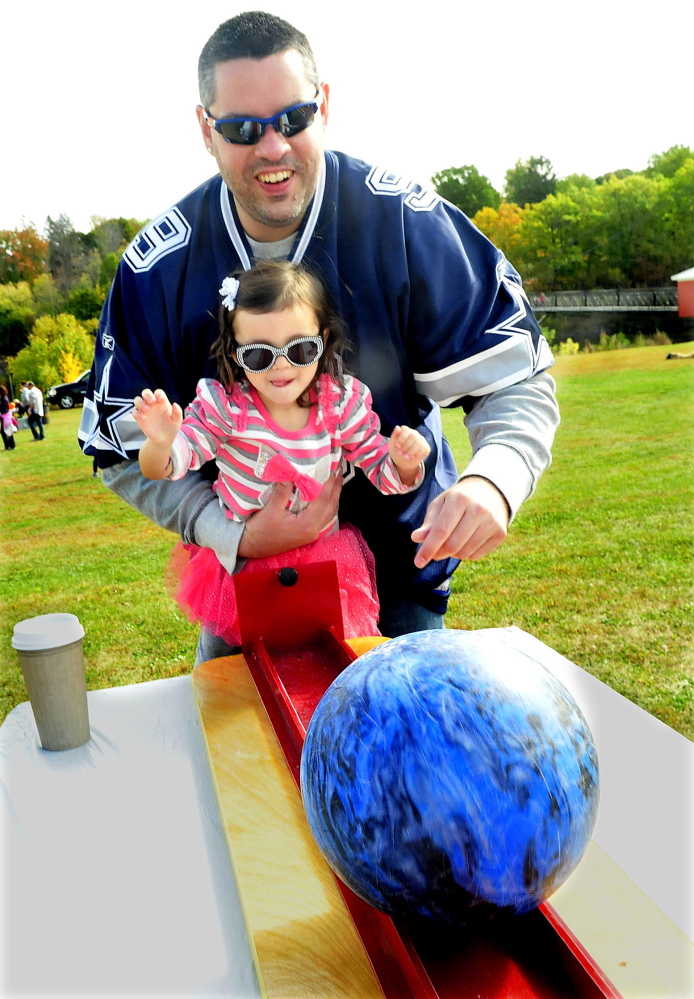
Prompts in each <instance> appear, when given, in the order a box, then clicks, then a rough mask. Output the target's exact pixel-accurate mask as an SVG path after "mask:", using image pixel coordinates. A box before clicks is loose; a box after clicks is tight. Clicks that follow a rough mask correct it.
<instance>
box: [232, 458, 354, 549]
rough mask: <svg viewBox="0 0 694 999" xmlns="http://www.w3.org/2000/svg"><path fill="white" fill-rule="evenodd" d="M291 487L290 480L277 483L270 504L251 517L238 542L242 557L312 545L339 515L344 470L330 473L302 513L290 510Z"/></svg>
mask: <svg viewBox="0 0 694 999" xmlns="http://www.w3.org/2000/svg"><path fill="white" fill-rule="evenodd" d="M292 488H293V486H292V484H291V482H278V483H277V485H276V486H275V487H274V489H273V491H272V496H271V497H270V499H269V501H268V503H267V505H266V506H265V507H264V508H263V509H262V510H258V512H257V513H254V514H253V515H252V516H250V517H249V518H248V520H247V521H246V527H245V530H244V532H243V534H242V535H241V542H240V544H239V556H240V557H241V558H265V557H267V556H268V555H279V554H280V553H281V552H287V551H290V550H291V549H292V548H299V547H300V546H301V545H307V544H310V542H311V541H315V540H316V538H317V537H318V535H319V534H320V532H321V531H322V530H323V528H324V527H327V525H328V524H329V523H330V521H331V520H332V519H333V518H334V517H335V516H336V515H337V505H338V503H339V502H340V492H341V490H342V473H341V472H334V473H333V474H332V475H331V476H330V478H329V479H328V481H327V482H326V483H325V485H324V486H323V488H322V490H321V491H320V493H319V495H318V497H317V498H316V499H315V500H313V502H312V503H309V504H308V506H307V507H306V508H305V509H304V510H302V511H301V513H292V512H291V511H290V510H287V503H288V502H289V498H290V496H291V494H292Z"/></svg>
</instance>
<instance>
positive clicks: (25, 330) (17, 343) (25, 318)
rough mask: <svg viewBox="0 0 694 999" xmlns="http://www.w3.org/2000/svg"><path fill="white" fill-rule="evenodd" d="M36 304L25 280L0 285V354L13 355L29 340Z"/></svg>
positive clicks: (2, 355) (4, 355)
mask: <svg viewBox="0 0 694 999" xmlns="http://www.w3.org/2000/svg"><path fill="white" fill-rule="evenodd" d="M35 319H36V306H35V303H34V299H33V297H32V294H31V287H30V285H29V283H28V282H27V281H20V282H19V283H17V284H4V285H0V356H1V357H14V355H15V354H17V353H18V352H19V351H20V350H21V349H22V347H24V346H25V344H26V343H27V342H28V340H29V334H30V332H31V327H32V325H33V323H34V320H35Z"/></svg>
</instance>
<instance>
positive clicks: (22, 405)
mask: <svg viewBox="0 0 694 999" xmlns="http://www.w3.org/2000/svg"><path fill="white" fill-rule="evenodd" d="M17 408H18V410H19V412H18V414H17V415H18V416H26V414H27V413H28V412H29V387H28V385H27V383H26V382H20V383H19V406H18V407H17Z"/></svg>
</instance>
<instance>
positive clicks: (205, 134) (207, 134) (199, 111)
mask: <svg viewBox="0 0 694 999" xmlns="http://www.w3.org/2000/svg"><path fill="white" fill-rule="evenodd" d="M195 113H196V115H197V116H198V124H199V125H200V131H201V132H202V140H203V142H204V143H205V148H206V149H207V152H208V153H211V154H212V155H213V156H214V148H213V146H212V141H213V140H212V129H211V128H210V126H209V125H208V124H207V122H206V121H205V109H204V108H203V106H202V104H198V106H197V107H196V109H195Z"/></svg>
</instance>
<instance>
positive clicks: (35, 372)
mask: <svg viewBox="0 0 694 999" xmlns="http://www.w3.org/2000/svg"><path fill="white" fill-rule="evenodd" d="M93 354H94V337H93V336H91V335H90V333H89V332H88V327H87V325H85V324H84V323H80V322H78V321H77V320H76V319H75V317H74V316H71V315H68V314H66V313H61V314H60V315H59V316H56V317H55V319H54V318H53V317H52V316H42V317H41V318H40V319H37V320H36V322H35V323H34V328H33V331H32V333H31V337H30V338H29V342H28V344H27V345H26V347H24V348H23V349H22V350H20V351H19V353H18V354H17V356H16V357H14V358H12V360H10V361H9V362H8V365H7V366H8V368H9V370H10V374H11V375H12V377H13V378H14V380H15V381H22V380H23V381H33V382H36V384H37V385H40V386H41V387H42V388H43V389H44V390H45V389H47V388H48V387H49V386H50V385H59V384H61V383H62V382H70V381H74V380H75V379H76V378H79V376H80V375H81V374H82V372H83V371H86V370H87V368H89V366H90V364H91V362H92V356H93Z"/></svg>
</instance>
